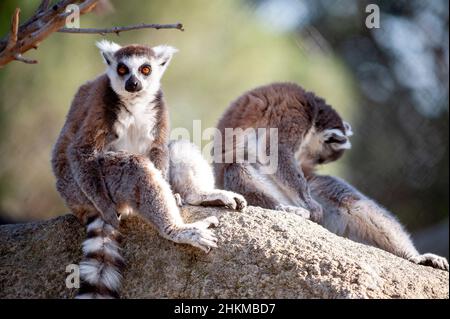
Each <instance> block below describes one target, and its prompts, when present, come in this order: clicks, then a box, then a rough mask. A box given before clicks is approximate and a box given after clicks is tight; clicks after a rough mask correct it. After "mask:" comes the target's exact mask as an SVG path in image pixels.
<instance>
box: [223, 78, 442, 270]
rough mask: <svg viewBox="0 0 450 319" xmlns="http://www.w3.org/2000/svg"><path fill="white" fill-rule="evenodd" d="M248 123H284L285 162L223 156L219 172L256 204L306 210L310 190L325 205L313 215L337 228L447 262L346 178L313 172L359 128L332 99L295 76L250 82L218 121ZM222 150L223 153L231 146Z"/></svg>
mask: <svg viewBox="0 0 450 319" xmlns="http://www.w3.org/2000/svg"><path fill="white" fill-rule="evenodd" d="M249 127H251V128H260V127H264V128H270V127H272V128H277V129H278V137H279V143H280V150H279V153H278V154H272V155H274V156H277V155H278V156H279V158H278V170H277V172H276V173H274V174H270V175H267V174H266V175H265V174H264V171H263V170H261V169H259V167H260V165H259V164H258V163H249V162H243V163H237V162H233V163H217V164H215V174H216V179H217V180H218V181H220V183H221V185H220V186H223V187H224V188H225V189H228V190H231V191H235V192H238V193H241V194H242V195H244V197H245V198H246V199H247V201H248V202H249V204H250V205H256V206H261V207H264V208H270V209H280V208H281V209H282V210H285V211H291V212H294V213H297V214H299V215H302V216H305V217H308V216H307V214H305V213H304V212H302V211H300V212H298V211H297V210H296V209H295V206H298V205H299V204H300V205H302V204H304V201H302V199H304V198H309V197H310V196H311V198H312V199H313V200H312V201H313V202H314V203H317V202H318V203H320V206H321V208H322V209H320V210H318V211H320V212H322V214H321V215H320V216H319V215H316V216H314V215H312V216H311V217H312V219H313V220H315V221H317V222H318V223H320V224H321V225H322V226H324V227H326V228H327V229H329V230H330V231H332V232H334V233H336V234H338V235H340V236H344V237H347V238H349V239H352V240H354V241H357V242H361V243H365V244H370V245H373V246H376V247H379V248H381V249H384V250H386V251H388V252H391V253H393V254H395V255H397V256H400V257H402V258H405V259H408V260H410V261H412V262H414V263H417V264H423V265H430V266H433V267H436V268H440V269H446V270H448V268H449V266H448V262H447V260H446V259H445V258H443V257H440V256H436V255H433V254H423V255H420V254H419V253H418V251H417V250H416V248H415V247H414V244H413V243H412V241H411V239H410V237H409V235H408V233H407V232H406V231H405V230H404V228H403V227H402V225H401V224H400V223H399V222H398V221H397V220H396V219H395V218H394V217H393V216H392V214H390V213H389V212H388V211H387V210H385V209H384V208H382V207H381V206H379V205H378V204H377V203H375V202H374V201H373V200H370V199H369V198H367V197H366V196H364V195H363V194H361V193H360V192H359V191H357V190H356V189H355V188H354V187H352V186H350V185H349V184H347V183H346V182H344V181H343V180H341V179H338V178H334V177H330V176H320V175H316V174H315V173H314V171H315V168H316V166H317V165H319V164H324V163H328V162H331V161H335V160H337V159H338V158H340V157H341V156H342V154H343V153H344V151H345V150H346V149H349V148H350V147H351V144H350V141H349V139H348V137H349V136H351V135H352V134H353V132H352V130H351V127H350V125H349V124H348V123H346V122H344V121H342V119H341V117H340V116H339V114H338V113H337V112H336V111H334V110H333V109H332V108H331V106H329V105H327V104H326V102H325V100H323V99H321V98H319V97H317V96H316V95H315V94H313V93H311V92H306V91H305V90H303V89H302V88H301V87H300V86H298V85H295V84H288V83H276V84H271V85H268V86H263V87H260V88H257V89H254V90H251V91H249V92H247V93H245V94H244V95H242V96H241V97H239V98H238V99H237V100H236V101H235V102H233V103H232V104H231V105H230V107H229V108H228V109H227V110H226V111H225V114H224V115H223V117H222V118H221V120H220V121H219V124H218V128H219V130H220V131H221V132H222V133H223V132H224V130H225V128H249ZM232 146H235V145H234V144H233V145H232ZM215 151H216V150H215ZM218 151H219V152H221V153H222V154H223V153H224V152H225V146H223V147H222V149H221V150H218ZM280 152H281V154H280ZM299 199H300V200H299ZM286 205H288V206H287V208H288V209H286ZM292 205H293V206H294V207H292ZM302 207H304V208H308V206H307V205H302Z"/></svg>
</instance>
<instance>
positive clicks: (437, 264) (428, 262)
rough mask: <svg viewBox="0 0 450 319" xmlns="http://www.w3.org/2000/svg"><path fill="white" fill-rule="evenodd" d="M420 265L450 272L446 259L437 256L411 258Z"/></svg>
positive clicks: (424, 255) (425, 255) (410, 259)
mask: <svg viewBox="0 0 450 319" xmlns="http://www.w3.org/2000/svg"><path fill="white" fill-rule="evenodd" d="M409 261H412V262H413V263H415V264H418V265H424V266H431V267H434V268H438V269H443V270H447V271H448V261H447V259H445V258H444V257H441V256H438V255H435V254H423V255H418V256H414V257H411V258H409Z"/></svg>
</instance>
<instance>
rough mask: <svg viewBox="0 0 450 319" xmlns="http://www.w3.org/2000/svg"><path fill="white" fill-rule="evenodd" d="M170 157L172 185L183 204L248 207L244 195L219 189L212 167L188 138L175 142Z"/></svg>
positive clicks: (172, 144)
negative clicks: (216, 186)
mask: <svg viewBox="0 0 450 319" xmlns="http://www.w3.org/2000/svg"><path fill="white" fill-rule="evenodd" d="M169 158H170V170H169V176H170V185H171V186H172V189H173V191H174V192H175V193H178V194H180V196H181V201H182V203H186V204H189V205H203V206H215V205H218V206H225V207H228V208H231V209H237V210H243V209H244V208H245V207H246V206H247V202H246V200H245V199H244V197H243V196H242V195H239V194H236V193H233V192H230V191H226V190H220V189H216V188H215V180H214V173H213V171H212V168H211V166H210V165H209V164H208V162H207V161H206V160H205V159H204V158H203V156H202V154H201V153H200V150H199V149H198V147H197V146H195V145H194V144H192V143H190V142H189V141H184V140H180V141H171V142H170V144H169Z"/></svg>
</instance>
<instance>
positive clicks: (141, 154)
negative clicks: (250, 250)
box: [52, 41, 245, 298]
mask: <svg viewBox="0 0 450 319" xmlns="http://www.w3.org/2000/svg"><path fill="white" fill-rule="evenodd" d="M97 46H98V47H99V49H100V51H101V54H102V56H103V59H104V62H105V63H106V64H107V68H106V73H105V74H102V75H100V76H99V77H97V78H96V79H94V80H92V81H89V82H87V83H86V84H84V85H82V86H81V87H80V88H79V90H78V92H77V93H76V95H75V97H74V99H73V102H72V105H71V107H70V111H69V113H68V115H67V118H66V122H65V124H64V126H63V128H62V131H61V134H60V136H59V138H58V140H57V142H56V145H55V146H54V150H53V154H52V168H53V171H54V174H55V176H56V187H57V190H58V191H59V193H60V194H61V196H62V198H63V199H64V200H65V202H66V205H67V206H68V207H69V209H70V210H71V212H72V213H73V214H74V215H76V216H77V217H78V218H79V219H80V220H81V221H82V222H84V223H86V226H87V239H86V240H85V241H84V242H83V247H82V248H83V254H84V259H83V260H82V261H81V263H80V277H81V281H82V284H81V289H80V291H79V294H78V297H79V298H109V297H118V292H119V288H120V279H121V274H120V270H121V268H122V266H123V258H122V256H121V254H120V248H119V244H118V238H119V233H118V226H119V220H118V215H120V214H122V213H123V214H125V213H127V212H129V211H130V210H132V211H133V212H138V213H139V214H141V215H142V216H143V217H144V218H145V219H146V220H148V221H149V222H150V223H151V224H153V225H154V226H155V228H156V229H157V230H158V232H159V233H160V234H161V236H163V237H165V238H167V239H169V240H172V241H174V242H176V243H185V244H190V245H192V246H195V247H198V248H200V249H202V250H204V251H206V252H208V251H209V250H210V249H211V248H212V247H217V245H216V242H217V239H216V237H215V235H214V233H213V232H212V231H211V230H210V229H208V228H209V227H210V226H212V225H217V224H218V219H217V218H216V217H214V216H210V217H208V218H205V219H202V220H199V221H197V222H194V223H190V224H186V223H185V222H184V221H183V219H182V217H181V215H180V210H179V207H178V205H177V202H176V200H175V196H174V194H173V193H172V190H171V187H170V185H169V182H168V181H167V178H168V172H169V170H170V168H169V152H170V150H169V147H168V133H169V116H168V110H167V107H166V104H165V102H164V100H163V94H162V91H161V88H160V80H161V77H162V75H163V73H164V71H165V70H166V68H167V66H168V64H169V62H170V60H171V58H172V55H173V53H174V52H175V51H176V50H175V49H174V48H172V47H169V46H157V47H153V48H150V47H147V46H142V45H129V46H125V47H121V46H119V45H118V44H115V43H111V42H108V41H101V42H99V43H98V44H97ZM175 146H176V143H175V144H174V147H175ZM192 176H194V175H192ZM178 191H179V192H181V193H183V194H185V195H186V194H187V193H189V192H187V191H184V190H183V189H178ZM204 191H206V193H207V192H208V191H213V190H212V189H206V190H204ZM231 194H232V193H231V192H227V196H225V198H224V197H221V198H219V199H218V198H217V196H216V195H217V194H212V195H211V198H213V200H216V204H220V203H219V201H220V199H223V203H222V204H223V205H228V206H230V207H232V208H239V209H242V208H243V206H245V201H244V202H242V200H241V198H242V197H239V195H236V196H234V195H233V196H231ZM236 198H238V200H239V201H237V202H236V204H235V205H234V206H233V204H232V203H231V201H232V200H236ZM205 199H206V200H208V199H210V197H208V196H205ZM196 204H201V201H199V202H196Z"/></svg>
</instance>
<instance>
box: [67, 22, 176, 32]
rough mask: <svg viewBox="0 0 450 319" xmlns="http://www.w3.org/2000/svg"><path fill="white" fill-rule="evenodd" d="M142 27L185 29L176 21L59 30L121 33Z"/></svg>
mask: <svg viewBox="0 0 450 319" xmlns="http://www.w3.org/2000/svg"><path fill="white" fill-rule="evenodd" d="M140 29H157V30H159V29H178V30H181V31H184V29H183V25H182V24H181V23H174V24H145V23H142V24H136V25H130V26H124V27H112V28H103V29H96V28H62V29H59V30H58V32H61V33H75V34H101V35H104V34H108V33H115V34H117V35H119V33H120V32H126V31H131V30H140Z"/></svg>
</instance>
